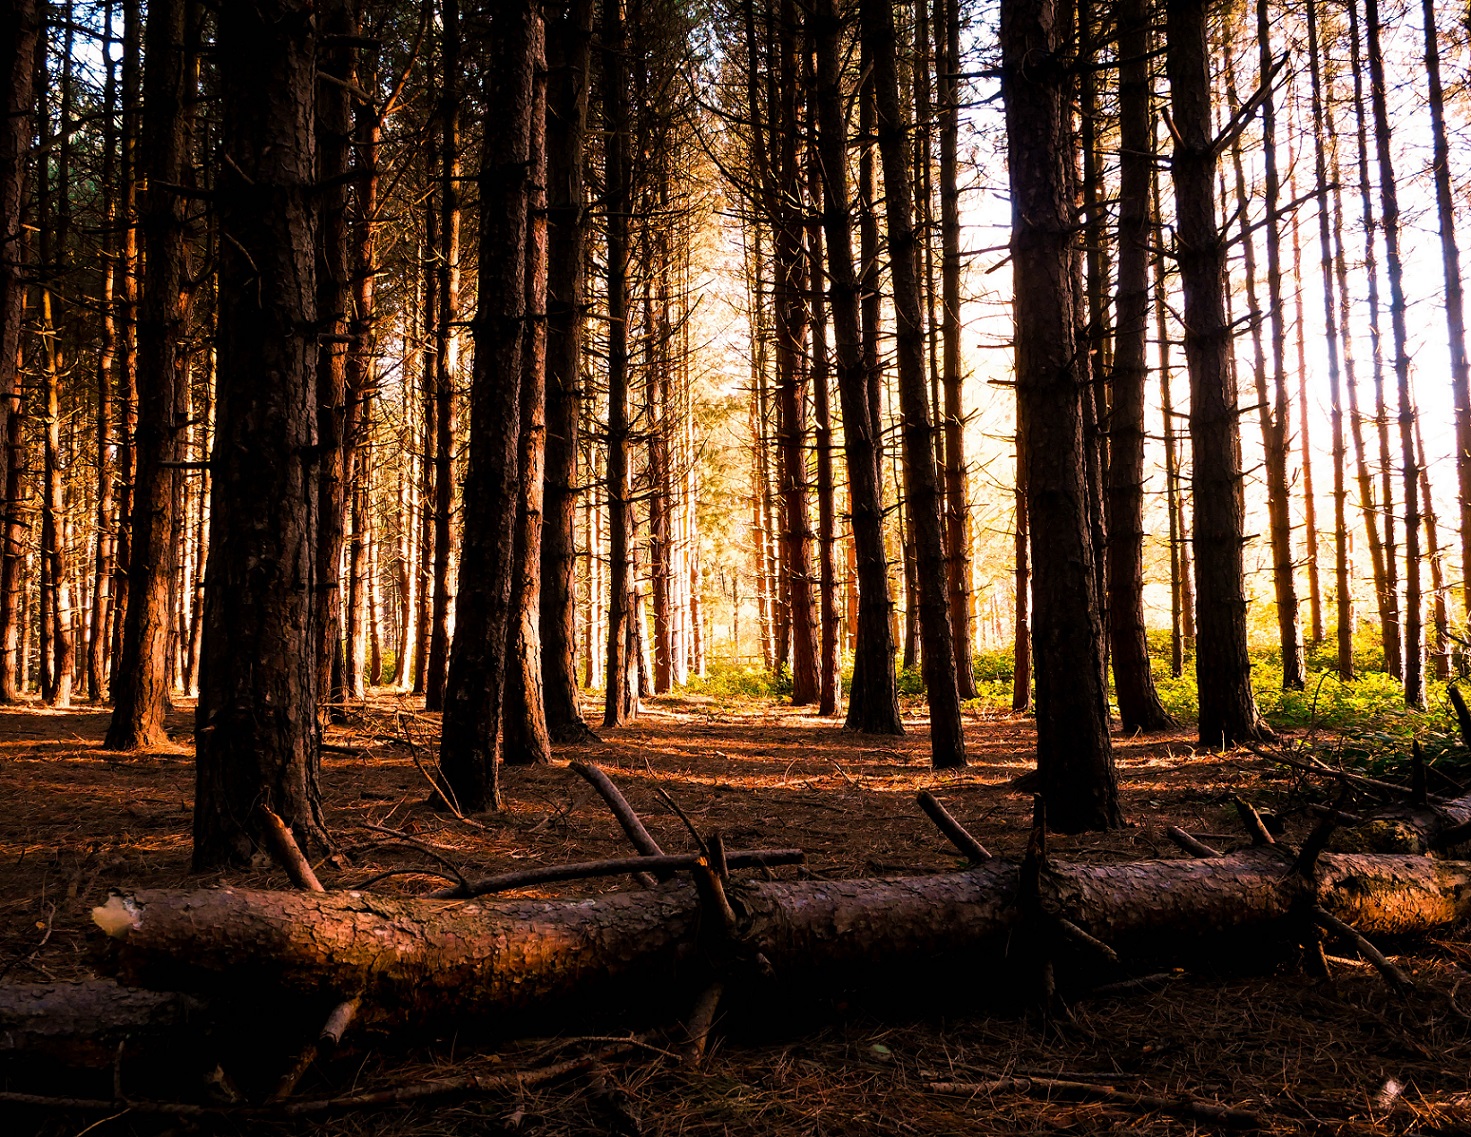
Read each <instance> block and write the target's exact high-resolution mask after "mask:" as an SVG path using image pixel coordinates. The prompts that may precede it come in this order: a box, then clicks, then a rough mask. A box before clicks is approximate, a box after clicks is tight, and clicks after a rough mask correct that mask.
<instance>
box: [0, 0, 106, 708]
mask: <svg viewBox="0 0 1471 1137" xmlns="http://www.w3.org/2000/svg"><path fill="white" fill-rule="evenodd" d="M116 42H117V39H116V37H115V35H114V33H113V4H112V0H108V2H107V3H106V5H105V6H104V15H103V31H102V43H103V50H104V54H105V55H106V57H107V58H106V61H105V62H104V64H103V67H104V72H105V78H104V79H103V96H102V105H103V107H104V108H105V109H104V115H105V120H104V122H103V127H102V176H101V182H102V187H101V188H102V227H103V230H104V232H103V235H102V240H101V248H100V250H99V252H100V258H101V265H100V268H99V273H98V276H99V282H98V293H99V294H98V297H97V306H98V308H99V310H100V316H101V322H102V335H101V339H100V342H99V344H98V347H97V371H96V391H97V403H96V406H97V418H96V428H95V431H94V433H93V445H94V446H95V448H96V452H95V453H94V454H93V469H94V470H96V474H97V483H96V485H97V499H96V509H95V512H94V514H93V516H94V519H95V525H94V528H95V532H94V534H93V549H94V553H93V558H92V604H91V613H90V618H89V620H88V633H87V699H88V700H89V701H90V702H93V703H100V702H102V701H103V699H104V698H105V697H106V694H107V663H108V654H107V649H108V648H109V647H110V646H111V637H110V635H109V627H108V624H109V619H108V615H109V610H110V606H111V605H110V601H111V585H112V579H113V576H114V575H115V574H114V569H113V560H112V558H113V547H114V545H115V543H116V541H117V521H116V519H115V518H114V516H113V497H114V478H113V473H114V471H113V462H112V453H113V439H112V428H113V421H112V393H113V382H114V380H115V378H116V375H115V372H116V369H117V354H118V335H117V331H118V320H117V316H118V305H117V298H116V294H117V284H118V282H119V280H120V279H121V277H122V271H121V264H120V259H119V257H118V250H119V245H120V242H119V241H118V239H117V189H118V177H117V129H116V125H115V124H116V122H117V112H118V84H117V71H116V67H115V64H114V61H113V59H112V54H111V53H112V45H113V44H114V43H116ZM0 401H3V400H0ZM4 415H5V411H4V410H0V420H3V418H4ZM0 427H3V421H0ZM3 437H4V431H3V429H0V438H3ZM0 458H3V447H0ZM0 468H3V462H0Z"/></svg>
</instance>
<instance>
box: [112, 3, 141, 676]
mask: <svg viewBox="0 0 1471 1137" xmlns="http://www.w3.org/2000/svg"><path fill="white" fill-rule="evenodd" d="M122 47H123V58H122V84H123V115H122V138H121V140H120V141H121V143H122V149H121V153H120V155H119V158H120V159H121V160H120V162H119V170H118V175H119V178H120V183H121V184H120V185H119V186H118V223H119V225H120V226H121V234H120V235H121V238H122V246H121V249H120V251H119V260H120V262H121V263H120V266H119V267H120V269H121V276H120V282H119V296H118V355H117V376H116V381H117V388H116V391H115V393H114V406H115V408H116V412H117V440H118V448H117V463H116V467H117V516H118V518H119V524H118V527H117V548H116V549H114V550H113V580H112V613H111V617H112V626H111V628H110V629H109V634H110V636H111V653H110V654H111V655H112V659H113V664H114V666H113V669H112V677H111V681H110V686H115V685H116V683H117V679H118V668H117V666H116V664H117V661H118V660H120V659H121V658H122V654H123V632H124V631H125V630H126V625H127V614H128V595H129V590H128V565H130V564H131V563H132V560H133V550H132V525H131V518H132V516H133V498H134V491H135V489H136V483H137V477H136V473H137V461H136V455H137V446H136V441H137V433H138V335H137V331H138V259H139V258H138V210H137V204H138V182H139V178H138V168H139V153H138V150H139V142H140V136H141V135H142V133H143V67H142V58H143V16H142V14H141V4H140V3H139V0H123V44H122Z"/></svg>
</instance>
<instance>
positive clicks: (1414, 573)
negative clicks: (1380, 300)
mask: <svg viewBox="0 0 1471 1137" xmlns="http://www.w3.org/2000/svg"><path fill="white" fill-rule="evenodd" d="M1365 13H1366V20H1365V23H1366V25H1367V26H1366V31H1367V33H1368V45H1369V77H1370V82H1369V90H1370V97H1371V100H1372V103H1373V107H1374V144H1375V150H1376V152H1377V154H1378V159H1379V161H1378V165H1379V201H1380V208H1381V211H1382V214H1383V223H1384V268H1385V272H1386V274H1387V275H1388V276H1389V318H1390V324H1391V327H1392V328H1393V329H1394V374H1395V385H1396V387H1397V389H1398V395H1399V433H1400V455H1401V458H1402V459H1403V461H1404V467H1403V473H1404V477H1403V482H1402V485H1403V489H1404V499H1405V613H1404V616H1405V640H1404V664H1405V704H1406V705H1407V706H1411V707H1423V706H1424V705H1425V679H1424V673H1423V668H1424V643H1423V636H1422V631H1421V626H1420V621H1421V595H1420V524H1421V518H1420V469H1419V456H1418V455H1417V454H1416V452H1415V410H1414V407H1413V406H1412V404H1411V401H1410V349H1409V330H1408V329H1407V327H1406V325H1405V311H1406V304H1405V288H1404V270H1403V268H1402V267H1401V263H1400V232H1399V190H1398V188H1397V187H1396V186H1395V180H1394V161H1393V155H1392V154H1391V152H1390V141H1391V139H1390V127H1389V107H1388V103H1387V98H1386V94H1385V84H1384V56H1383V53H1382V52H1381V50H1380V46H1379V0H1368V2H1367V4H1366V5H1365Z"/></svg>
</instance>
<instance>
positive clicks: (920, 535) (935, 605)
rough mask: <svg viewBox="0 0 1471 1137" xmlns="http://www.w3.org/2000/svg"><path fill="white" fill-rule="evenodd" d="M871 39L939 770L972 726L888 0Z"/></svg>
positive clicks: (925, 664)
mask: <svg viewBox="0 0 1471 1137" xmlns="http://www.w3.org/2000/svg"><path fill="white" fill-rule="evenodd" d="M860 9H861V12H862V19H863V39H864V41H865V42H867V43H868V45H869V49H868V52H869V59H870V61H871V62H872V64H873V86H874V102H875V106H876V110H877V122H878V139H879V153H880V157H881V159H882V161H883V164H884V204H885V213H886V217H887V221H888V237H889V275H890V279H891V280H892V282H893V290H894V317H895V344H896V347H895V355H896V357H897V361H898V371H899V398H900V406H901V408H902V415H903V424H902V432H903V439H904V496H905V500H906V501H907V503H908V506H909V523H910V525H911V526H912V528H913V530H914V542H915V559H916V564H917V567H918V570H919V571H918V576H919V612H920V637H921V648H920V650H921V656H920V661H921V670H922V672H923V674H924V683H925V696H926V699H927V700H928V703H929V711H930V761H931V763H932V764H933V765H934V767H935V768H936V769H944V768H949V767H955V766H963V765H965V733H964V729H963V726H962V723H961V717H960V694H959V690H958V688H957V686H956V681H955V646H954V640H953V637H952V636H951V633H950V607H949V598H948V596H947V590H946V587H945V580H946V574H945V534H944V524H943V518H942V510H943V499H942V495H941V488H940V482H939V477H938V474H937V472H936V470H935V442H934V423H933V419H932V418H931V415H930V400H929V394H928V392H927V391H926V389H925V377H924V320H923V315H922V313H921V308H920V286H919V275H918V267H919V266H918V264H917V261H916V251H917V244H916V239H915V231H914V205H913V196H912V192H911V180H910V171H909V158H908V153H907V151H908V146H907V145H906V143H905V136H906V135H907V133H908V130H909V123H908V115H907V114H906V113H905V112H904V110H903V107H902V104H901V103H900V101H899V79H898V69H897V66H896V62H895V46H894V38H895V37H894V12H893V9H892V8H891V7H890V6H889V4H888V3H887V2H886V0H863V3H862V5H861V6H860Z"/></svg>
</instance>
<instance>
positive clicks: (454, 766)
mask: <svg viewBox="0 0 1471 1137" xmlns="http://www.w3.org/2000/svg"><path fill="white" fill-rule="evenodd" d="M541 42H542V40H541V11H540V5H539V4H537V3H535V2H534V0H525V2H524V3H517V4H508V5H505V6H504V7H503V8H498V9H496V10H495V12H494V13H493V14H492V16H491V19H490V22H489V25H488V30H487V42H486V45H485V56H486V62H487V71H486V76H487V95H488V97H487V100H486V118H485V141H484V144H483V149H482V153H481V160H480V187H481V191H480V192H481V197H480V248H479V282H478V285H479V286H478V289H477V291H478V293H479V302H478V304H477V305H476V309H475V319H474V320H473V321H472V323H471V325H470V326H471V334H472V335H473V336H474V341H475V369H474V372H473V374H472V377H471V384H470V456H469V466H468V469H467V472H466V474H465V489H464V500H465V503H466V512H465V529H464V539H463V545H462V553H461V560H460V566H461V567H460V573H461V579H460V589H459V594H458V595H457V596H456V598H455V638H454V645H453V647H452V648H451V650H450V658H449V670H448V674H447V676H446V678H445V692H444V722H443V727H442V729H441V735H440V744H439V765H440V770H441V771H442V772H443V774H444V781H445V790H446V791H447V792H448V793H449V794H450V795H452V796H453V800H452V801H451V802H450V804H451V805H452V806H454V807H456V808H458V809H459V810H461V811H463V812H466V813H479V812H481V811H483V810H487V809H499V808H500V783H499V770H498V768H497V767H498V761H497V759H498V757H499V755H500V752H501V748H502V742H503V736H504V729H505V713H506V702H505V696H506V674H507V670H508V667H509V662H508V660H507V659H506V643H507V636H508V634H509V630H510V624H511V615H512V614H511V590H512V584H513V580H512V578H513V575H514V568H515V564H514V562H515V536H516V511H517V506H518V503H519V501H520V495H521V482H520V470H519V465H520V460H519V454H518V442H517V436H518V435H519V433H520V430H519V427H520V421H521V419H520V415H521V386H522V361H523V358H524V353H525V336H524V332H523V324H524V322H525V319H526V270H527V247H528V244H529V243H530V241H529V237H530V231H531V216H530V213H531V200H532V193H533V178H534V175H533V173H532V170H531V145H532V134H533V128H532V121H533V118H534V115H535V92H534V82H535V74H536V69H537V67H538V65H539V64H540V63H541V60H542V55H541Z"/></svg>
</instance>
